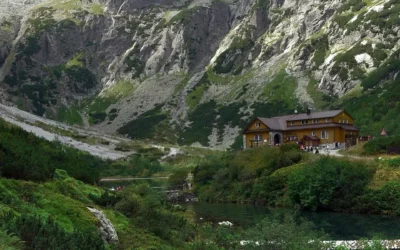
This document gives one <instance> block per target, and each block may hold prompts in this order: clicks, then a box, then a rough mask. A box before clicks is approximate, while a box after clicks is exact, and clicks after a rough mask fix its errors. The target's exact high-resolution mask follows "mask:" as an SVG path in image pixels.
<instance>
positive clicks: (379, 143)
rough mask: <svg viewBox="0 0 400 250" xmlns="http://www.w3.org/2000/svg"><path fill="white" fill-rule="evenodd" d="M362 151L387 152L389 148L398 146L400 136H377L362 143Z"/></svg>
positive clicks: (370, 153)
mask: <svg viewBox="0 0 400 250" xmlns="http://www.w3.org/2000/svg"><path fill="white" fill-rule="evenodd" d="M363 147H364V152H365V153H366V154H368V155H374V154H381V153H384V154H385V153H388V152H389V151H390V150H391V148H399V147H400V136H393V137H378V138H376V139H374V140H371V141H369V142H367V143H366V144H364V146H363Z"/></svg>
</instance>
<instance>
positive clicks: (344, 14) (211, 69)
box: [0, 0, 400, 148]
mask: <svg viewBox="0 0 400 250" xmlns="http://www.w3.org/2000/svg"><path fill="white" fill-rule="evenodd" d="M399 13H400V1H399V0H349V1H342V0H333V1H326V0H302V1H300V0H270V1H267V0H243V1H239V0H129V1H128V0H125V1H123V0H50V1H48V0H17V1H16V0H3V1H2V2H1V3H0V22H1V23H0V65H1V69H0V82H1V84H0V97H1V101H2V102H3V103H5V104H8V105H16V106H18V107H19V108H20V109H24V110H27V111H30V112H33V113H35V114H38V115H41V116H46V117H49V118H52V119H55V120H60V121H64V122H66V123H69V124H78V125H83V126H92V127H93V128H94V129H96V130H98V131H101V132H104V133H119V134H121V135H127V136H129V137H131V138H134V139H152V140H157V141H167V142H170V143H179V144H188V145H191V144H195V145H203V146H212V147H221V148H227V147H231V146H232V147H238V146H240V141H241V136H240V131H241V129H242V127H243V126H244V125H245V124H246V122H248V121H249V119H251V117H253V116H254V115H257V116H273V115H283V114H287V113H293V112H294V111H295V110H298V111H302V110H304V109H305V107H309V106H311V107H313V109H314V110H325V109H330V108H345V109H346V110H347V111H349V113H351V114H352V115H353V116H354V118H355V120H356V123H357V125H358V126H360V128H361V133H362V134H365V135H368V134H370V135H377V134H379V132H380V130H381V129H382V127H385V128H386V130H388V131H389V132H391V133H393V134H395V133H399V132H400V128H399V126H398V125H397V122H396V121H399V120H400V105H399V103H398V101H399V93H400V92H399V91H400V85H399V84H400V78H399V77H398V72H399V70H400V57H399V55H400V42H399V38H400V16H399Z"/></svg>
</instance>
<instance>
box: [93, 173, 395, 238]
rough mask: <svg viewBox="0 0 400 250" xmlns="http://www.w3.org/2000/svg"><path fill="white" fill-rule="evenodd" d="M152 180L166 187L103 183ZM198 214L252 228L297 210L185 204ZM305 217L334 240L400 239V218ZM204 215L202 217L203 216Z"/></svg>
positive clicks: (308, 214)
mask: <svg viewBox="0 0 400 250" xmlns="http://www.w3.org/2000/svg"><path fill="white" fill-rule="evenodd" d="M133 183H135V184H139V183H148V184H149V185H150V186H152V187H157V188H162V189H165V188H166V187H167V186H168V181H167V180H165V179H158V180H157V179H155V180H135V181H120V182H102V183H101V186H103V187H107V188H111V187H114V188H116V187H118V186H121V187H122V186H127V185H130V184H133ZM181 205H182V206H183V207H185V208H186V209H188V210H191V211H193V212H194V213H196V218H197V221H198V222H199V223H203V222H213V223H218V222H221V221H230V222H232V223H233V224H234V225H235V226H240V227H244V228H247V227H251V226H253V225H255V224H257V223H258V222H259V221H261V220H262V219H264V218H266V217H270V218H271V217H272V218H276V217H278V218H283V217H284V216H285V215H291V214H293V213H294V210H291V209H282V208H274V209H269V208H265V207H259V206H254V205H248V204H210V203H205V202H197V203H185V204H181ZM299 216H301V217H302V218H304V219H305V220H308V221H310V222H312V223H313V224H314V225H315V226H316V228H317V229H319V230H323V231H324V232H325V233H327V234H329V235H330V239H331V240H359V239H361V238H365V239H388V240H390V239H400V217H392V216H381V215H363V214H346V213H331V212H318V213H313V212H300V215H299ZM200 218H201V219H200Z"/></svg>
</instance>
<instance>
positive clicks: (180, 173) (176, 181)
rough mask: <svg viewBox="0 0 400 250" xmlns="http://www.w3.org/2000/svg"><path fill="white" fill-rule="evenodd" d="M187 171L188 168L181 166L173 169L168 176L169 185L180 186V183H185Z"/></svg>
mask: <svg viewBox="0 0 400 250" xmlns="http://www.w3.org/2000/svg"><path fill="white" fill-rule="evenodd" d="M188 172H189V171H188V170H186V169H182V168H181V169H176V170H174V171H173V172H172V174H171V175H170V176H169V178H168V183H169V185H171V186H177V187H178V186H181V187H182V185H183V184H185V183H186V178H187V176H188Z"/></svg>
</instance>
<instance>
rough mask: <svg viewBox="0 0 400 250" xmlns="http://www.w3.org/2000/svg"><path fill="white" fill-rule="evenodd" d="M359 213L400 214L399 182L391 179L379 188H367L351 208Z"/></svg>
mask: <svg viewBox="0 0 400 250" xmlns="http://www.w3.org/2000/svg"><path fill="white" fill-rule="evenodd" d="M353 210H354V211H355V212H359V213H376V214H381V213H384V214H393V215H400V182H398V181H391V182H388V183H386V184H385V185H384V186H383V187H382V188H380V189H368V190H367V191H366V192H365V194H364V195H363V196H361V197H359V198H358V199H357V206H356V207H355V208H354V209H353Z"/></svg>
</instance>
